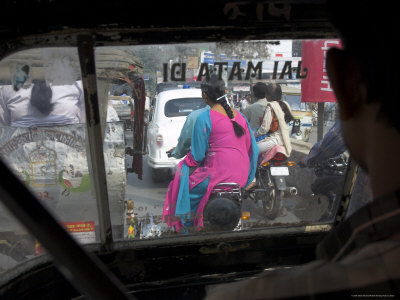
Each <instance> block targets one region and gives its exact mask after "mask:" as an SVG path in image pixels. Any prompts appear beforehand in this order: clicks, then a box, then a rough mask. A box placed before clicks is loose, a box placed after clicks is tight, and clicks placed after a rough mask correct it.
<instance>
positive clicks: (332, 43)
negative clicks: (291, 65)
mask: <svg viewBox="0 0 400 300" xmlns="http://www.w3.org/2000/svg"><path fill="white" fill-rule="evenodd" d="M332 47H336V48H341V41H340V40H338V39H331V40H310V41H303V59H302V61H303V63H302V64H303V67H304V68H307V69H308V75H307V77H306V78H305V79H303V80H302V81H301V102H336V97H335V95H334V93H333V90H332V86H331V84H330V82H329V80H328V74H327V71H326V53H327V51H328V49H329V48H332Z"/></svg>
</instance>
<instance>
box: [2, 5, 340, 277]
mask: <svg viewBox="0 0 400 300" xmlns="http://www.w3.org/2000/svg"><path fill="white" fill-rule="evenodd" d="M294 6H295V5H294ZM319 8H320V7H319ZM207 9H209V8H207ZM218 9H220V11H221V12H222V11H223V10H222V9H221V8H220V7H218ZM320 9H321V8H320ZM305 11H307V14H306V16H307V17H308V19H306V22H304V21H303V20H301V22H300V21H298V23H296V19H294V20H292V19H289V20H285V19H278V20H277V19H274V18H271V19H272V21H271V20H268V21H270V22H265V23H263V22H262V21H263V20H261V21H260V20H259V19H257V17H259V16H257V15H256V14H255V13H254V16H252V17H251V18H249V20H248V21H249V24H252V22H253V23H254V24H255V25H254V24H253V25H252V27H251V28H250V29H249V28H246V30H245V31H243V30H242V29H241V28H243V26H242V24H241V22H242V21H243V18H241V17H240V15H239V17H237V16H234V15H232V14H230V16H231V17H232V18H231V19H228V17H227V16H224V15H222V17H221V13H219V14H216V17H218V18H220V20H221V21H223V22H221V23H218V22H216V20H217V21H218V20H219V19H214V20H207V24H204V23H200V24H201V25H200V26H199V27H198V28H194V29H193V30H187V28H185V26H183V27H182V28H177V27H173V26H171V28H169V29H168V30H169V33H170V35H171V36H174V34H175V36H176V42H186V41H189V40H190V41H193V40H196V41H199V42H201V41H207V40H208V39H214V40H216V41H218V40H220V39H221V36H226V39H227V40H231V41H234V40H244V39H245V38H246V37H248V33H249V32H252V34H254V35H251V36H256V37H257V38H260V39H276V38H282V37H290V38H293V39H295V38H321V37H335V38H337V37H338V36H337V34H336V33H335V31H334V30H333V29H332V28H331V27H330V26H327V25H326V24H327V23H328V22H327V21H326V20H325V21H324V20H323V19H321V18H319V19H318V20H322V21H319V23H318V24H317V25H314V27H313V26H312V22H310V20H311V21H314V20H313V19H312V16H311V17H310V16H309V15H308V13H309V12H310V13H311V14H312V13H313V10H310V9H307V10H305ZM199 15H200V16H201V15H202V14H199ZM85 17H86V15H85ZM295 17H296V16H295ZM295 17H293V18H295ZM300 17H301V15H300ZM168 18H170V19H171V20H175V19H179V18H178V16H176V18H173V17H171V16H168ZM299 19H301V18H299ZM140 21H141V19H140V18H138V19H137V20H133V21H132V22H139V23H138V24H139V25H140ZM288 21H290V22H292V23H293V24H294V25H293V26H292V27H290V30H288V29H287V28H289V27H288V26H286V25H287V22H288ZM213 22H216V23H217V24H222V25H221V26H222V28H223V27H224V26H226V28H231V29H230V30H231V31H229V32H230V33H229V32H227V33H224V32H223V30H221V28H220V29H213V28H212V26H209V25H210V24H212V23H213ZM324 22H325V23H324ZM267 23H268V25H267ZM143 24H147V23H143ZM167 24H168V23H167ZM232 24H234V25H235V24H236V25H237V27H236V28H235V27H232ZM285 24H286V25H285ZM296 24H297V27H296ZM188 25H190V24H188ZM229 26H231V27H229ZM307 26H309V27H307ZM105 27H107V26H105ZM110 27H112V26H110ZM166 28H168V26H165V24H164V27H163V26H160V28H157V26H154V27H152V28H147V29H146V28H144V29H143V28H140V29H137V28H134V27H133V29H132V27H131V28H130V30H131V31H129V28H127V29H126V30H121V31H120V34H121V35H120V36H119V37H118V39H114V40H112V38H109V37H110V33H109V31H108V28H105V29H101V27H98V28H96V27H94V28H92V29H90V28H89V29H88V28H84V29H75V28H74V29H70V28H68V27H67V26H66V30H64V31H63V30H61V31H60V32H57V33H54V32H52V31H53V28H52V27H50V26H49V28H47V30H44V31H41V33H40V34H37V35H35V36H34V37H32V36H31V35H30V32H29V31H26V29H24V30H21V31H19V34H18V36H17V35H14V36H12V37H13V38H12V40H11V41H9V42H7V44H3V45H0V58H3V57H4V56H6V55H7V54H10V53H12V52H15V51H17V50H18V49H24V48H32V47H43V46H51V47H53V46H66V45H68V46H78V47H79V45H80V51H79V57H80V61H81V64H82V66H81V68H84V69H87V70H86V71H85V77H86V80H85V81H84V84H83V86H84V90H85V93H87V94H90V95H91V96H92V97H91V98H90V99H91V100H89V99H88V98H89V97H85V105H88V106H89V107H91V106H90V104H91V102H90V101H95V102H96V101H97V103H98V102H99V99H98V95H97V93H96V90H95V89H94V88H93V86H96V84H95V83H94V82H93V80H95V78H96V77H95V76H94V77H93V75H95V71H94V72H90V69H91V68H93V65H94V63H95V60H94V55H93V49H94V47H95V46H97V45H99V46H101V45H115V43H118V44H121V45H127V44H132V45H135V44H138V43H142V44H151V43H154V44H155V43H160V44H167V43H170V40H168V39H169V38H167V35H166V34H164V33H163V30H165V29H166ZM232 28H234V30H233V31H232ZM271 28H272V29H273V28H276V31H275V32H274V31H273V30H271ZM285 28H286V29H285ZM296 28H297V29H298V31H296ZM299 28H305V29H304V30H305V31H306V32H305V33H304V32H301V31H300V30H299ZM14 30H15V29H14ZM90 30H92V32H90V33H89V34H88V31H90ZM280 30H281V31H280ZM284 30H287V31H284ZM307 30H308V31H307ZM15 31H16V32H17V31H18V30H15ZM117 32H118V31H117V30H115V31H114V33H117ZM28 33H29V34H28ZM92 33H96V40H92V39H90V38H88V37H90V36H91V35H92ZM160 33H161V34H160ZM196 34H197V35H196ZM87 57H89V60H87V59H86V58H87ZM86 63H88V64H86ZM94 69H95V68H94ZM151 116H152V117H151V120H153V117H154V115H153V114H151ZM95 117H96V114H94V115H92V116H91V117H90V118H89V121H88V122H89V123H90V124H92V123H93V124H95V123H96V118H95ZM92 129H93V128H92ZM90 135H92V136H94V135H95V134H94V133H93V132H92V133H90ZM99 140H100V139H99ZM99 146H100V147H103V146H102V144H100V145H99ZM98 149H99V148H98ZM98 149H97V151H99V150H98ZM100 149H102V148H100ZM99 152H101V151H99ZM102 172H105V170H100V173H102ZM98 182H101V180H100V179H98ZM11 197H15V194H14V195H11ZM100 202H102V203H103V204H105V203H106V202H107V201H106V200H104V201H100ZM103 212H104V213H106V212H107V210H104V207H103ZM332 226H334V225H332ZM332 226H331V225H315V226H311V227H310V226H303V225H299V226H296V227H294V228H291V229H293V231H291V230H289V229H286V230H282V229H274V230H271V229H268V228H266V229H260V230H256V231H255V232H253V233H251V234H250V237H249V238H250V239H252V241H256V242H259V243H261V244H263V247H259V248H258V251H259V252H258V253H262V252H261V251H264V252H265V247H264V246H265V245H272V243H273V241H275V242H276V245H280V246H283V245H282V244H279V241H277V240H279V239H281V238H282V239H285V238H287V237H292V238H293V240H292V241H293V242H295V241H297V240H298V243H299V244H301V243H302V242H303V243H304V245H307V243H309V244H313V245H314V244H315V243H316V241H318V240H320V239H321V238H322V237H323V236H324V235H325V234H326V232H327V231H329V230H330V229H331V228H332ZM106 227H107V226H106ZM107 230H108V229H107V228H105V229H104V230H103V231H107ZM111 232H112V229H111ZM277 233H280V234H281V236H279V238H278V235H277ZM106 236H108V237H110V235H106ZM293 236H296V237H295V238H294V237H293ZM308 237H313V238H314V239H312V242H310V240H307V238H308ZM247 238H248V237H246V236H245V234H244V233H239V234H237V235H236V236H233V235H231V234H219V233H215V234H214V233H210V234H207V235H206V236H205V237H199V236H194V237H192V236H180V237H173V238H168V239H164V238H161V239H159V240H151V241H145V240H144V241H113V239H112V236H111V240H109V241H108V242H107V241H105V240H104V239H102V241H101V242H99V243H98V244H96V245H94V246H95V247H93V246H90V245H85V246H84V248H85V249H87V250H89V251H92V252H93V251H98V252H97V253H98V254H99V255H102V254H107V253H110V252H112V251H117V250H118V251H125V250H126V251H129V250H132V249H133V250H138V251H140V250H143V249H145V250H144V251H146V249H148V250H149V251H148V252H149V254H148V255H154V254H155V251H150V250H154V249H156V248H157V247H162V248H163V249H167V250H169V249H176V247H178V246H179V247H183V249H184V250H185V251H182V256H180V257H179V258H182V257H183V253H192V254H193V253H195V255H198V253H199V252H198V251H200V250H199V249H203V250H202V251H204V252H201V253H208V252H207V251H211V252H209V253H215V254H216V256H213V255H210V254H208V256H209V259H210V261H212V262H217V264H216V265H218V264H220V266H225V267H226V268H225V269H224V268H222V267H221V268H220V269H218V268H214V269H213V271H215V272H217V271H220V272H221V270H229V267H231V266H232V265H234V263H233V262H232V261H231V262H227V261H228V260H226V261H222V262H221V259H220V257H219V256H218V255H223V254H224V253H225V255H229V257H234V252H235V251H234V250H232V253H231V252H230V249H231V248H229V247H228V248H226V247H222V246H221V247H220V248H217V246H218V245H220V244H222V245H223V246H224V245H229V246H231V245H234V243H235V242H236V243H237V244H238V245H244V246H243V247H250V246H245V244H246V243H247V242H248V243H249V244H251V242H249V240H247ZM106 240H107V238H106ZM202 247H207V248H202ZM213 247H215V249H216V250H215V252H212V251H214V250H213V249H214V248H213ZM271 247H272V248H273V247H274V246H273V245H272V246H271ZM261 248H262V250H261ZM267 248H268V247H267ZM224 249H225V250H224ZM226 249H228V250H226ZM253 249H256V248H253ZM111 250H112V251H111ZM224 251H225V252H224ZM114 253H115V252H114ZM168 253H169V254H170V256H171V257H172V256H173V254H171V253H170V252H168ZM239 253H240V252H239ZM131 254H132V255H133V254H134V253H131ZM195 255H194V256H195ZM205 256H206V255H204V257H205ZM260 257H261V256H260ZM105 258H106V259H107V256H105ZM240 259H243V257H240V258H239V259H238V258H236V260H235V261H236V263H237V261H238V260H240ZM263 259H264V260H265V256H263ZM36 261H37V262H38V263H43V259H39V258H38V259H37V260H36ZM185 262H187V261H185ZM188 265H189V264H188ZM255 265H256V264H253V265H252V267H254V266H255ZM263 266H264V265H263V264H259V265H258V267H256V268H254V269H257V268H258V269H257V270H261V269H262V267H263ZM31 267H32V266H27V268H31ZM154 267H156V265H154ZM21 269H22V268H21ZM21 269H20V272H19V273H18V274H21V272H23V271H22V270H21ZM18 274H15V276H18ZM163 274H165V273H163Z"/></svg>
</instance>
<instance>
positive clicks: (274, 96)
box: [267, 83, 294, 123]
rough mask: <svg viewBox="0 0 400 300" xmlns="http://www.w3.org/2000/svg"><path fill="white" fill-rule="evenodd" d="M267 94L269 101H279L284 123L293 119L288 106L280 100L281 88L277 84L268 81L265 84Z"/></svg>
mask: <svg viewBox="0 0 400 300" xmlns="http://www.w3.org/2000/svg"><path fill="white" fill-rule="evenodd" d="M267 95H268V96H267V98H268V100H269V101H277V102H278V103H279V106H280V107H281V108H282V110H283V113H284V114H285V122H286V123H289V122H290V121H293V120H294V117H293V115H292V113H291V112H290V109H289V107H288V106H287V104H286V103H285V102H283V101H282V88H281V86H280V85H279V84H276V83H269V84H268V85H267Z"/></svg>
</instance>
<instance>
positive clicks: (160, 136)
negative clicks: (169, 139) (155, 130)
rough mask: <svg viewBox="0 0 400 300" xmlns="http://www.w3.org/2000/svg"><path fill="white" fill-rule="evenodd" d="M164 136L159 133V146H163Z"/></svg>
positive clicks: (157, 138) (157, 139)
mask: <svg viewBox="0 0 400 300" xmlns="http://www.w3.org/2000/svg"><path fill="white" fill-rule="evenodd" d="M163 141H164V140H163V136H162V135H161V134H157V137H156V142H157V146H158V147H160V148H161V147H162V145H163Z"/></svg>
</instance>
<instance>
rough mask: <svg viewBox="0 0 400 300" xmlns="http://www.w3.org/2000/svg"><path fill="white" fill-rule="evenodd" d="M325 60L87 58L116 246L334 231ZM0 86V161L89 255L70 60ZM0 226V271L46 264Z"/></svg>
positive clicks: (244, 55)
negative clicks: (322, 228) (260, 232)
mask: <svg viewBox="0 0 400 300" xmlns="http://www.w3.org/2000/svg"><path fill="white" fill-rule="evenodd" d="M329 47H340V41H339V40H316V41H300V40H277V41H243V42H236V43H201V44H175V45H147V46H130V47H128V46H127V47H119V48H110V47H99V48H96V49H95V58H96V67H97V70H96V72H97V76H98V78H97V87H98V95H99V103H100V116H101V122H102V126H103V127H102V128H103V132H104V141H103V153H104V159H105V170H104V171H105V174H106V178H107V189H108V198H109V205H110V208H109V209H110V216H111V223H112V228H113V238H114V240H131V239H132V240H138V241H139V240H141V239H150V238H166V239H168V238H169V237H170V236H179V235H186V234H192V235H199V234H200V235H201V234H204V233H207V232H216V231H225V232H231V233H232V234H235V233H236V232H238V231H248V230H250V231H251V230H255V229H260V228H274V227H281V226H285V227H290V226H300V225H301V226H303V225H317V224H330V223H332V222H333V220H334V217H335V214H336V212H337V209H338V204H339V202H338V200H339V199H340V198H341V194H342V190H343V184H344V178H345V175H346V171H347V167H348V153H347V151H346V148H345V147H344V145H343V140H342V139H341V134H340V123H338V122H337V120H338V111H337V105H336V99H335V96H334V94H333V92H332V89H331V87H330V84H329V81H328V79H327V74H326V70H325V61H324V57H325V54H326V50H327V49H328V48H329ZM0 82H1V86H0V125H1V129H0V132H1V134H0V153H1V156H2V158H3V159H5V160H6V161H7V163H8V165H9V166H10V168H11V169H12V170H13V171H14V172H15V173H16V174H17V175H18V176H19V177H20V178H21V181H22V182H23V183H24V184H26V185H27V186H29V187H30V188H31V190H32V191H33V193H34V194H35V195H36V196H37V197H38V198H39V199H40V201H42V203H43V204H44V205H45V206H46V207H47V208H48V209H49V210H50V211H51V213H53V214H54V215H55V216H56V218H57V219H58V220H59V221H60V223H62V224H63V225H64V227H65V228H66V230H67V231H68V232H70V233H71V235H72V236H73V237H74V238H76V240H77V241H78V242H80V243H82V244H90V243H96V242H99V241H100V239H99V232H98V231H99V229H98V227H99V218H98V212H97V205H96V199H95V193H94V191H93V184H92V181H93V178H92V175H93V174H92V171H91V158H90V155H89V153H90V152H89V150H88V142H87V135H88V133H87V128H86V115H85V109H84V107H85V105H84V101H85V99H84V94H83V86H82V78H81V74H80V66H79V59H78V52H77V49H75V48H46V49H32V50H24V51H21V52H19V53H16V54H13V55H11V56H9V57H7V58H5V59H4V60H3V61H1V62H0ZM229 112H230V113H231V114H232V115H230V113H229ZM135 121H136V125H135ZM233 123H237V124H239V127H241V128H242V129H243V130H244V131H243V134H242V135H241V136H238V135H237V134H236V133H235V132H234V130H233V127H232V126H233V125H232V124H233ZM274 124H275V125H276V127H274V126H275V125H274ZM138 130H139V132H138ZM138 141H141V142H142V143H141V144H138V143H139V142H138ZM256 154H258V155H256ZM138 156H141V158H142V160H141V163H142V169H141V170H140V171H139V172H136V171H137V167H136V168H135V166H134V165H135V163H134V160H135V159H137V157H138ZM139 169H140V168H139ZM137 173H139V175H138V174H137ZM0 215H1V217H0V220H1V225H0V240H2V241H3V242H2V243H0V254H1V256H0V257H1V259H0V271H5V270H7V269H8V268H10V267H13V266H15V265H17V264H18V263H19V262H22V261H25V260H27V259H29V258H32V257H35V256H38V255H40V254H41V253H44V252H45V249H42V248H41V245H40V244H39V243H38V242H37V241H36V240H35V239H34V238H32V237H31V236H29V235H28V234H27V233H26V230H25V229H24V228H22V227H21V226H19V224H18V222H16V221H15V220H14V218H13V217H12V216H10V214H9V213H8V212H7V210H6V209H5V208H3V207H1V208H0Z"/></svg>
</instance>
